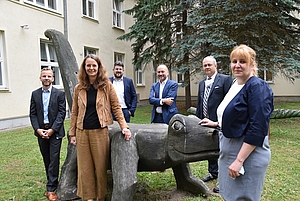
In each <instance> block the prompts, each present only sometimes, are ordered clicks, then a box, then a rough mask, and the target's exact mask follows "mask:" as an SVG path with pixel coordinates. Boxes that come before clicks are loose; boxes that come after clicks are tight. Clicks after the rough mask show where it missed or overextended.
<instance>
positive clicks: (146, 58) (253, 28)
mask: <svg viewBox="0 0 300 201" xmlns="http://www.w3.org/2000/svg"><path fill="white" fill-rule="evenodd" d="M299 3H300V0H293V1H292V0H277V1H274V0H252V1H249V0H214V1H209V0H140V1H137V3H136V4H135V6H134V7H133V8H132V9H129V10H127V11H125V13H127V14H130V15H133V18H134V19H135V20H136V23H135V24H134V25H132V26H131V27H130V32H129V33H126V34H124V35H123V36H121V37H119V39H122V40H132V41H133V44H132V50H133V52H134V58H133V64H134V65H135V66H136V67H139V66H141V65H143V64H146V63H149V62H153V64H154V67H156V66H157V64H159V63H164V64H166V65H167V66H168V67H169V68H170V70H176V71H177V72H179V73H183V74H184V75H185V80H184V83H183V86H185V87H186V103H187V104H186V107H189V106H190V103H191V101H190V100H191V97H190V88H189V84H190V81H191V80H190V77H191V76H190V74H191V75H192V74H193V73H199V71H201V70H202V67H201V66H202V59H203V58H204V57H205V56H208V55H213V56H215V57H216V59H217V61H218V62H219V67H220V68H221V69H220V70H219V72H221V73H225V74H230V73H231V70H230V68H229V54H230V52H231V50H232V49H233V47H234V46H236V45H239V44H246V45H249V46H250V47H252V48H253V49H254V50H255V51H256V53H257V63H258V67H259V73H260V76H263V74H264V73H265V72H269V73H272V74H273V75H276V74H277V73H278V72H280V73H282V74H283V75H284V76H285V77H286V78H287V79H288V80H290V81H291V82H293V81H294V80H295V79H296V78H298V75H299V72H300V54H299V53H300V52H299V51H300V49H299V45H298V43H299V25H300V20H299V18H298V17H299V16H295V15H298V14H299V10H300V9H299V7H298V6H297V5H300V4H299Z"/></svg>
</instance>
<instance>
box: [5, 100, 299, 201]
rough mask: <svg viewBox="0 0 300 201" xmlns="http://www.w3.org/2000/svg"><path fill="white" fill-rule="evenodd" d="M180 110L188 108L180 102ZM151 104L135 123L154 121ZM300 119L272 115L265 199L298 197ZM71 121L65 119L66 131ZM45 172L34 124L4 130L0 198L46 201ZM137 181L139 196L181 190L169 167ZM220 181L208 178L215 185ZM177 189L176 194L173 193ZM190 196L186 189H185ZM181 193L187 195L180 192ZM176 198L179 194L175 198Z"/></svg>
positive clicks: (196, 199)
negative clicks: (34, 133)
mask: <svg viewBox="0 0 300 201" xmlns="http://www.w3.org/2000/svg"><path fill="white" fill-rule="evenodd" d="M178 107H179V109H180V113H186V111H185V109H184V107H183V106H182V103H181V104H178ZM275 108H278V109H293V110H298V109H300V103H284V102H278V103H275ZM150 116H151V106H143V107H138V108H137V111H136V113H135V117H134V118H132V123H137V124H141V123H150ZM299 120H300V118H299V117H296V118H287V119H272V120H271V133H270V146H271V151H272V158H271V163H270V165H269V168H268V170H267V176H266V179H265V185H264V190H263V195H262V199H261V200H263V201H277V200H278V201H282V200H300V190H299V186H300V181H299V179H300V165H299V158H300V149H299V147H300V134H299V130H300V121H299ZM69 123H70V122H69V120H66V121H65V125H66V130H67V129H68V128H69ZM67 143H68V142H67V138H64V139H63V146H62V153H61V164H63V162H64V159H65V157H66V151H67ZM191 169H192V172H193V174H194V175H195V176H197V177H199V178H201V177H203V176H204V175H205V174H206V173H207V161H200V162H195V163H191ZM45 177H46V176H45V173H44V168H43V163H42V157H41V154H40V152H39V148H38V144H37V140H36V137H35V136H34V135H33V131H32V128H31V127H28V128H22V129H17V130H12V131H4V132H0V184H1V185H0V201H34V200H37V201H45V200H47V199H46V198H45V197H44V196H43V194H44V192H45V182H46V178H45ZM138 177H139V185H138V188H137V192H136V194H135V197H134V200H135V201H143V200H144V201H165V200H170V199H172V198H174V194H176V193H177V194H178V192H177V191H176V190H175V189H176V183H175V179H174V177H173V173H172V170H171V169H168V170H167V171H166V172H165V173H160V174H151V173H149V172H141V173H138ZM215 184H216V181H211V182H208V184H207V185H208V186H209V187H210V188H213V187H214V186H215ZM175 192H176V193H175ZM184 195H186V194H184ZM187 195H188V196H186V197H184V198H181V199H180V200H182V201H200V200H207V201H213V200H214V201H221V200H222V199H221V198H220V197H219V196H218V195H212V196H211V197H209V198H203V197H202V196H200V195H198V196H197V195H191V194H187ZM182 197H183V196H182ZM172 200H176V199H172Z"/></svg>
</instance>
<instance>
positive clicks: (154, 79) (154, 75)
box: [152, 70, 157, 83]
mask: <svg viewBox="0 0 300 201" xmlns="http://www.w3.org/2000/svg"><path fill="white" fill-rule="evenodd" d="M152 78H153V80H152V82H153V83H155V82H157V72H156V71H155V70H153V71H152Z"/></svg>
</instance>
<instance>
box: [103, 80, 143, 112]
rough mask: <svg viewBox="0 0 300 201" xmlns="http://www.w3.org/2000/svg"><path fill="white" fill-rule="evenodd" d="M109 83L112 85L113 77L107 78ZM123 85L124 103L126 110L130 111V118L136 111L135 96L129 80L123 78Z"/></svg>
mask: <svg viewBox="0 0 300 201" xmlns="http://www.w3.org/2000/svg"><path fill="white" fill-rule="evenodd" d="M109 79H110V81H111V83H113V77H110V78H109ZM123 84H124V101H125V104H126V107H127V109H128V110H129V111H130V113H131V116H132V117H134V112H135V110H136V104H137V96H136V91H135V88H134V85H133V81H132V79H131V78H128V77H125V76H123Z"/></svg>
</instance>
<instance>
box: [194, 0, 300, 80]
mask: <svg viewBox="0 0 300 201" xmlns="http://www.w3.org/2000/svg"><path fill="white" fill-rule="evenodd" d="M192 3H193V4H198V5H201V6H198V7H197V8H195V9H194V11H193V13H191V15H189V20H188V25H189V26H193V27H197V36H196V35H190V40H189V42H188V43H189V44H190V45H191V46H193V48H195V49H199V48H202V47H205V50H206V51H205V53H206V54H211V55H214V56H215V57H216V58H217V60H218V61H220V62H221V67H222V68H223V70H224V71H225V72H226V71H229V68H228V66H229V54H230V52H231V50H232V49H233V47H234V46H235V45H239V44H246V45H249V46H250V47H252V48H253V49H254V50H255V51H256V53H257V62H258V67H259V70H261V71H260V72H261V73H262V72H263V71H262V70H268V71H270V72H272V73H273V74H274V75H275V74H276V73H277V72H281V73H283V74H284V75H285V77H286V78H288V79H289V80H290V81H292V82H293V81H294V79H295V78H298V74H299V71H300V63H299V62H300V55H299V53H300V52H299V45H298V43H299V25H300V21H299V18H298V17H299V16H298V17H295V14H296V13H297V14H298V13H299V8H298V7H297V6H296V5H297V4H298V5H299V1H291V0H279V1H274V0H260V1H258V0H255V1H248V0H239V1H237V0H230V1H226V0H216V1H192ZM203 56H204V55H203Z"/></svg>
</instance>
